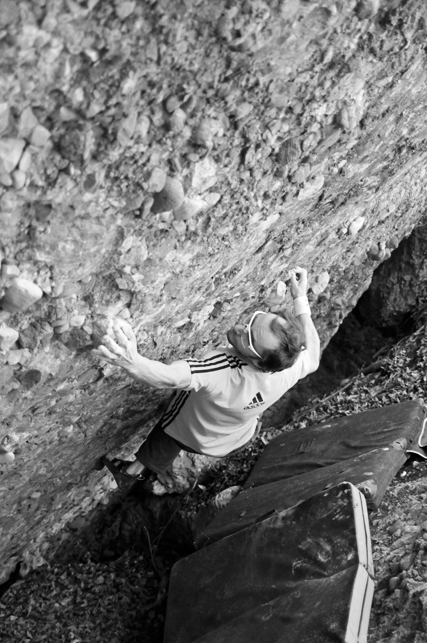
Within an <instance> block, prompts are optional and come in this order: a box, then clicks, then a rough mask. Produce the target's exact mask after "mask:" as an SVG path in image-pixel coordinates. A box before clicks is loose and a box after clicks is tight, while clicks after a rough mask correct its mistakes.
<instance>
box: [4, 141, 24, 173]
mask: <svg viewBox="0 0 427 643" xmlns="http://www.w3.org/2000/svg"><path fill="white" fill-rule="evenodd" d="M24 147H25V141H24V140H23V139H20V138H3V139H0V174H10V173H11V172H13V170H14V169H15V168H16V166H17V165H18V163H19V160H20V158H21V156H22V152H23V151H24Z"/></svg>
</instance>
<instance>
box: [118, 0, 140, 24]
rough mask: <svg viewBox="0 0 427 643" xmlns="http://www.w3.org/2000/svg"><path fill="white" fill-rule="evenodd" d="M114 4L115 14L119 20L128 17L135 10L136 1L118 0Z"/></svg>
mask: <svg viewBox="0 0 427 643" xmlns="http://www.w3.org/2000/svg"><path fill="white" fill-rule="evenodd" d="M115 5H116V14H117V16H118V18H120V20H126V18H129V16H131V15H132V14H133V12H134V11H135V7H136V2H135V0H124V1H122V0H120V2H115Z"/></svg>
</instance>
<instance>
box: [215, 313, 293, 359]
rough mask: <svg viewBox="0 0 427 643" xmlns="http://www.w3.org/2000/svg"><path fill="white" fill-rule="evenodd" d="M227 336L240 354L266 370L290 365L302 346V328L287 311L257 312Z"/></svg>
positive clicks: (231, 329)
mask: <svg viewBox="0 0 427 643" xmlns="http://www.w3.org/2000/svg"><path fill="white" fill-rule="evenodd" d="M227 339H228V341H229V342H230V344H231V345H232V346H233V348H234V349H235V350H236V351H237V352H238V354H239V355H240V357H242V358H243V359H245V360H249V361H250V362H252V364H253V365H254V366H255V367H256V368H258V369H259V370H261V371H267V372H276V371H283V370H284V369H285V368H289V367H290V366H292V364H293V363H294V362H295V360H296V359H297V357H298V355H299V353H300V352H301V350H302V348H303V332H302V328H301V326H300V324H299V322H298V320H297V319H296V318H295V317H294V316H293V315H291V314H290V313H288V312H287V311H283V312H281V313H278V314H275V313H263V312H261V311H256V312H255V313H253V315H250V316H249V317H248V318H247V319H245V320H244V322H243V323H241V324H236V325H235V326H233V327H232V328H230V330H229V331H228V332H227Z"/></svg>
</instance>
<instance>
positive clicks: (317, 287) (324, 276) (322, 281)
mask: <svg viewBox="0 0 427 643" xmlns="http://www.w3.org/2000/svg"><path fill="white" fill-rule="evenodd" d="M329 280H330V275H329V272H327V271H325V272H321V273H320V275H317V277H316V278H315V281H314V284H312V286H311V290H312V292H313V293H314V294H315V295H320V293H321V292H323V291H324V290H325V289H326V288H327V286H328V284H329Z"/></svg>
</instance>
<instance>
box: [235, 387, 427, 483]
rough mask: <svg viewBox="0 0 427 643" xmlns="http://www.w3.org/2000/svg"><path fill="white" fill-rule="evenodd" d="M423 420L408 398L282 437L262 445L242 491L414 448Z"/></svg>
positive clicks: (419, 409) (421, 412) (419, 408)
mask: <svg viewBox="0 0 427 643" xmlns="http://www.w3.org/2000/svg"><path fill="white" fill-rule="evenodd" d="M425 416H426V412H425V407H424V406H423V405H422V404H420V403H419V402H417V401H415V400H408V401H407V402H402V403H400V404H392V405H390V406H384V407H380V408H376V409H371V410H369V411H365V412H363V413H356V414H354V415H348V416H344V417H339V418H335V419H333V420H329V421H326V422H323V423H322V424H319V425H316V426H312V427H309V428H307V429H301V430H299V431H292V432H290V433H283V434H282V435H279V436H278V437H277V438H275V439H274V440H272V441H271V442H270V444H269V445H268V446H267V448H266V449H265V451H264V452H263V454H262V456H261V457H260V459H259V460H258V462H257V463H256V465H255V466H254V468H253V470H252V472H251V474H250V476H249V478H248V480H247V481H246V484H245V485H244V487H245V488H246V489H247V488H249V487H255V486H259V485H265V484H269V483H271V482H274V481H275V480H283V479H284V478H291V477H293V476H298V475H301V474H303V473H308V472H310V471H311V472H313V471H315V470H316V469H319V468H320V467H327V466H330V465H332V464H335V463H337V462H342V461H343V460H348V459H350V458H354V457H355V456H358V455H361V454H362V453H367V452H369V451H373V450H374V449H379V448H381V447H387V446H389V445H392V444H393V443H394V444H396V443H397V446H400V447H401V448H403V449H404V450H405V451H409V450H411V448H412V447H413V446H417V443H418V438H419V436H420V433H421V431H422V427H423V424H424V420H425Z"/></svg>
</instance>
